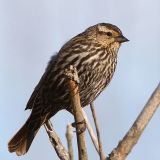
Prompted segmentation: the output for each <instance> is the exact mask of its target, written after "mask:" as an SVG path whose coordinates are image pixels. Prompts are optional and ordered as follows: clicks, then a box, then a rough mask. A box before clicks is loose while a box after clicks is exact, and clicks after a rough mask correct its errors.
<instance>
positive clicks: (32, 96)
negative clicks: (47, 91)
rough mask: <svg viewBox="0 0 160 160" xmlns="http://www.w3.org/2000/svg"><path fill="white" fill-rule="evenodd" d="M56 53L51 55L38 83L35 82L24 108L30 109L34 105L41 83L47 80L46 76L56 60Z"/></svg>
mask: <svg viewBox="0 0 160 160" xmlns="http://www.w3.org/2000/svg"><path fill="white" fill-rule="evenodd" d="M56 58H57V55H54V56H52V57H51V60H50V62H49V63H48V66H47V68H46V71H45V73H44V74H43V76H42V77H41V79H40V81H39V83H38V84H37V86H36V87H35V89H34V91H33V93H32V95H31V97H30V99H29V101H28V103H27V105H26V108H25V110H27V109H32V108H33V107H34V102H35V101H36V98H37V96H38V93H39V91H40V90H41V89H42V88H43V85H44V83H45V81H46V80H47V77H48V76H49V75H50V72H51V70H52V68H53V67H54V64H55V61H56Z"/></svg>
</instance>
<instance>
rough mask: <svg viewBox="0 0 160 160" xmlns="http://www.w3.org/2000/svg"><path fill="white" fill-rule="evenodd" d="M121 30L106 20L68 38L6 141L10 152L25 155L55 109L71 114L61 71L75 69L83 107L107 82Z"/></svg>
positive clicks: (115, 55) (123, 40) (115, 62)
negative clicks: (23, 118)
mask: <svg viewBox="0 0 160 160" xmlns="http://www.w3.org/2000/svg"><path fill="white" fill-rule="evenodd" d="M127 41H128V39H127V38H125V37H124V36H123V34H122V32H121V30H120V29H119V28H118V27H117V26H115V25H112V24H109V23H99V24H96V25H94V26H91V27H89V28H88V29H86V30H85V31H84V32H82V33H80V34H78V35H77V36H75V37H74V38H72V39H71V40H69V41H68V42H67V43H66V44H64V46H63V47H62V48H61V49H60V51H59V52H58V54H57V55H55V56H52V58H51V60H50V62H49V64H48V66H47V68H46V70H45V73H44V74H43V76H42V78H41V79H40V81H39V83H38V85H37V86H36V87H35V89H34V91H33V93H32V95H31V97H30V99H29V101H28V103H27V107H26V109H31V110H32V112H31V115H30V116H29V118H28V120H27V121H26V123H25V124H24V125H23V126H22V128H21V129H20V130H19V131H18V132H17V133H16V134H15V135H14V136H13V138H12V139H11V140H10V141H9V143H8V149H9V151H10V152H16V154H17V155H19V156H20V155H23V154H25V153H26V152H27V151H28V149H29V147H30V145H31V143H32V141H33V139H34V137H35V135H36V133H37V132H38V130H39V129H40V127H41V126H42V125H43V124H44V123H45V122H46V120H48V119H49V118H51V117H52V116H54V115H55V114H56V113H57V112H58V111H60V110H62V109H66V110H67V111H69V112H70V113H72V107H71V101H70V97H69V90H68V86H67V82H66V78H65V76H64V70H65V69H66V68H68V67H69V65H73V66H75V67H76V68H77V71H78V75H79V79H80V84H79V90H80V97H81V105H82V107H85V106H86V105H88V104H90V103H91V102H92V101H94V100H95V99H96V97H97V96H98V95H99V94H100V93H101V92H102V91H103V90H104V88H105V87H106V86H107V85H108V83H109V82H110V80H111V79H112V76H113V74H114V71H115V68H116V64H117V53H118V50H119V47H120V45H121V43H123V42H127Z"/></svg>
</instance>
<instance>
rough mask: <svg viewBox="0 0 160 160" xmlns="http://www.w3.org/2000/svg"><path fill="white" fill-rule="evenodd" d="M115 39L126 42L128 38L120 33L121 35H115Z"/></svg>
mask: <svg viewBox="0 0 160 160" xmlns="http://www.w3.org/2000/svg"><path fill="white" fill-rule="evenodd" d="M115 41H116V42H119V43H123V42H128V41H129V40H128V39H127V38H126V37H124V36H123V35H121V36H118V37H115Z"/></svg>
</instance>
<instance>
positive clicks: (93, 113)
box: [90, 102, 105, 160]
mask: <svg viewBox="0 0 160 160" xmlns="http://www.w3.org/2000/svg"><path fill="white" fill-rule="evenodd" d="M90 108H91V111H92V116H93V119H94V123H95V127H96V132H97V138H98V144H99V156H100V160H104V159H105V155H104V153H103V149H102V142H101V137H100V129H99V125H98V121H97V118H96V112H95V109H94V104H93V102H92V103H91V104H90Z"/></svg>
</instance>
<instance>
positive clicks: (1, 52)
mask: <svg viewBox="0 0 160 160" xmlns="http://www.w3.org/2000/svg"><path fill="white" fill-rule="evenodd" d="M159 16H160V1H159V0H152V1H151V0H148V1H146V0H141V1H139V0H134V1H133V0H131V1H128V0H121V1H118V0H112V1H108V0H100V1H98V0H81V1H75V0H69V1H65V0H54V1H53V0H45V1H44V0H43V1H42V0H14V1H12V0H0V24H1V25H0V35H1V36H0V73H1V76H0V97H1V101H0V107H1V113H0V114H1V115H0V128H1V129H0V159H4V160H35V159H45V160H53V159H54V160H58V158H57V156H56V154H55V151H54V150H53V149H52V146H51V144H50V142H49V140H48V137H47V134H46V133H45V131H44V128H43V127H41V130H40V131H39V133H38V135H37V136H36V138H35V139H34V142H33V144H32V146H31V148H30V150H29V152H28V153H27V154H26V155H24V156H22V157H17V156H16V155H15V154H10V153H9V152H8V151H7V143H8V141H9V139H10V138H11V137H12V136H13V134H15V132H16V131H17V130H18V129H19V128H20V127H21V126H22V125H23V123H24V122H25V120H26V119H27V117H28V116H29V111H24V108H25V105H26V103H27V100H28V99H29V97H30V95H31V93H32V91H33V89H34V87H35V85H36V84H37V82H38V81H39V79H40V77H41V75H42V74H43V72H44V69H45V67H46V65H47V62H48V60H49V58H50V56H51V55H52V54H54V53H55V52H57V51H58V50H59V49H60V47H61V46H62V45H63V44H64V43H65V42H66V41H67V40H69V39H70V38H72V37H73V36H75V35H76V34H78V33H80V32H82V31H83V30H84V29H85V28H87V27H89V26H91V25H93V24H96V23H99V22H109V23H113V24H115V25H117V26H119V27H120V28H121V30H122V32H123V34H124V35H125V36H126V37H127V38H128V39H129V40H130V42H129V43H125V44H123V45H122V47H121V48H120V50H119V57H118V66H117V70H116V73H115V75H114V77H113V80H112V82H111V83H110V85H109V86H108V87H107V89H106V90H105V91H104V92H103V93H102V94H101V95H100V96H99V98H98V99H97V100H96V102H95V105H96V110H97V116H98V119H99V123H100V128H101V136H102V141H103V146H104V151H105V153H106V154H108V153H110V151H111V150H112V149H113V148H114V147H116V145H117V143H118V142H119V140H120V139H121V138H122V137H123V136H124V134H125V133H126V131H127V130H128V128H129V127H130V126H131V124H132V123H133V121H134V120H135V118H136V117H137V115H138V114H139V112H140V111H141V109H142V108H143V106H144V105H145V103H146V101H147V99H148V98H149V96H150V95H151V93H152V91H153V90H154V89H155V87H156V86H157V84H158V82H159V80H160V31H159V29H160V19H159ZM85 110H86V111H87V114H88V115H89V117H90V119H91V114H90V109H89V107H87V108H86V109H85ZM91 120H92V119H91ZM52 122H53V124H54V127H55V129H56V131H57V133H58V134H59V135H60V137H61V140H62V142H63V143H64V145H65V146H66V139H65V130H66V125H67V124H68V123H71V122H73V117H72V116H71V115H70V114H69V113H66V112H59V113H58V114H57V115H56V116H55V117H54V118H52ZM159 122H160V111H159V110H158V111H157V113H156V114H155V115H154V117H153V119H152V120H151V122H150V123H149V125H148V126H147V128H146V130H145V132H144V134H143V135H142V137H141V139H140V141H139V142H138V144H137V145H136V147H135V148H134V149H133V151H132V152H131V154H130V155H129V156H128V160H135V159H137V160H138V159H145V160H151V159H152V160H159V159H160V154H159V152H160V143H159V142H160V141H159V139H160V127H159ZM75 138H76V136H75V135H74V141H75V142H76V139H75ZM74 148H75V149H74V150H75V154H76V153H77V149H76V143H74ZM87 148H88V154H89V159H92V160H97V159H98V156H97V153H96V151H95V149H94V147H93V145H92V143H91V140H90V138H89V136H88V134H87ZM76 157H77V156H76ZM75 159H77V158H75Z"/></svg>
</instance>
